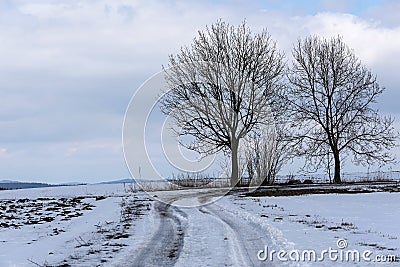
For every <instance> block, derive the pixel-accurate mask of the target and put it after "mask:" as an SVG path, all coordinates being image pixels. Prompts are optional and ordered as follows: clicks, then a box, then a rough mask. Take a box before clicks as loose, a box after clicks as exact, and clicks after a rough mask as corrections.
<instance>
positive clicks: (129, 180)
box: [98, 178, 136, 184]
mask: <svg viewBox="0 0 400 267" xmlns="http://www.w3.org/2000/svg"><path fill="white" fill-rule="evenodd" d="M123 183H136V181H135V180H133V179H132V178H128V179H121V180H115V181H108V182H101V183H98V184H123Z"/></svg>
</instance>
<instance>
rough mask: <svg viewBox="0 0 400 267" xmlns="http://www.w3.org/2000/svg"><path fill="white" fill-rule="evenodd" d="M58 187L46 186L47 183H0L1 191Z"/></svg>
mask: <svg viewBox="0 0 400 267" xmlns="http://www.w3.org/2000/svg"><path fill="white" fill-rule="evenodd" d="M54 186H58V185H52V184H46V183H27V182H16V181H10V182H8V181H4V180H3V181H2V182H1V183H0V188H1V189H25V188H40V187H54Z"/></svg>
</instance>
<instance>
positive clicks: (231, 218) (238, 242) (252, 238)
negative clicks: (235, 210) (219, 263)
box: [199, 204, 274, 266]
mask: <svg viewBox="0 0 400 267" xmlns="http://www.w3.org/2000/svg"><path fill="white" fill-rule="evenodd" d="M199 211H200V212H202V213H204V214H207V215H208V216H210V217H212V218H213V219H214V220H218V221H219V222H220V223H222V224H224V225H225V227H226V229H227V234H228V236H230V239H231V240H229V241H230V243H231V246H232V253H233V255H232V256H233V257H234V258H235V261H236V263H237V265H238V266H274V264H272V263H271V262H262V261H259V260H258V258H257V252H258V250H260V249H263V248H264V246H265V245H266V244H271V243H272V242H271V240H270V238H269V237H268V236H267V235H266V234H265V230H263V229H262V227H260V226H259V225H257V224H255V223H253V222H249V221H247V222H243V221H241V220H240V219H238V218H237V217H235V215H233V214H231V213H230V212H228V211H226V210H224V209H223V208H221V207H219V206H217V205H215V204H213V205H209V206H205V207H200V208H199Z"/></svg>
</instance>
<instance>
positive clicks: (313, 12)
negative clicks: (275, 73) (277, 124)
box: [0, 0, 400, 183]
mask: <svg viewBox="0 0 400 267" xmlns="http://www.w3.org/2000/svg"><path fill="white" fill-rule="evenodd" d="M399 11H400V2H399V1H395V0H392V1H390V0H387V1H386V0H379V1H378V0H377V1H373V0H368V1H366V0H364V1H363V0H359V1H357V0H353V1H345V0H336V1H328V0H324V1H317V0H314V1H306V0H304V1H278V0H265V1H261V0H259V1H239V0H237V1H227V0H214V1H212V0H209V1H194V0H193V1H183V0H182V1H172V0H167V1H163V0H150V1H127V0H113V1H107V0H98V1H93V0H81V1H78V0H36V1H31V0H29V1H28V0H15V1H12V0H0V180H2V179H11V180H19V181H41V182H49V183H62V182H71V181H85V182H99V181H105V180H113V179H121V178H127V177H130V173H129V170H128V168H127V166H126V163H125V159H124V153H123V143H122V126H123V121H124V115H125V111H126V110H127V107H128V104H129V103H130V100H131V98H132V96H133V95H134V93H135V92H136V90H137V89H138V88H139V87H140V86H141V85H142V84H143V83H144V82H145V81H146V80H147V79H148V78H149V77H151V76H152V75H154V74H155V73H157V72H159V71H160V70H161V69H162V66H163V65H166V64H167V63H168V55H169V54H175V53H177V52H178V51H179V49H180V47H181V46H183V45H189V44H190V43H191V41H192V40H193V38H194V37H195V36H196V33H197V31H198V30H201V29H204V27H205V26H206V25H210V24H212V23H214V22H216V21H217V20H218V19H222V20H224V21H226V22H228V23H231V24H233V25H237V24H239V23H240V22H241V21H243V19H246V21H247V22H248V25H249V26H250V27H251V28H252V30H253V31H254V32H257V31H260V30H261V29H263V28H267V29H268V31H269V32H270V34H271V35H272V38H273V39H275V40H276V41H277V45H278V47H279V49H281V50H283V51H284V52H285V53H286V55H288V56H290V54H291V52H290V50H291V48H292V45H293V43H294V42H295V41H296V40H297V39H298V38H301V37H305V36H308V35H310V34H317V35H321V36H327V37H329V36H336V35H341V36H343V39H344V41H345V42H346V43H347V44H348V45H349V47H351V48H352V49H354V52H355V54H356V55H357V56H358V57H359V58H360V60H361V61H362V62H363V64H365V65H366V66H367V67H368V68H370V69H371V70H372V71H373V73H375V74H376V75H377V77H378V81H379V83H380V84H381V85H382V86H384V87H385V88H386V91H385V92H384V94H383V95H382V97H381V98H380V100H379V104H378V107H379V109H380V111H381V113H382V114H385V115H391V116H393V117H395V118H396V122H395V124H396V128H397V129H398V130H399V129H400V108H399V104H398V101H399V99H400V75H398V70H399V67H400V63H399V59H400V17H399V16H398V12H399ZM394 153H395V154H396V155H398V156H400V151H399V149H398V148H396V149H394ZM399 158H400V157H399ZM392 168H393V169H400V165H394V166H392ZM347 170H348V171H350V170H352V169H351V168H350V167H349V168H348V169H347Z"/></svg>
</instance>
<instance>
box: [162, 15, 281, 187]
mask: <svg viewBox="0 0 400 267" xmlns="http://www.w3.org/2000/svg"><path fill="white" fill-rule="evenodd" d="M283 59H284V56H283V54H282V53H280V52H279V51H278V49H277V48H276V45H275V42H274V41H272V39H271V37H270V35H269V34H268V32H267V31H266V30H263V31H262V32H261V33H257V34H254V33H252V32H251V30H250V29H249V27H248V26H247V25H246V23H245V22H243V23H242V24H241V25H239V26H238V27H236V28H235V27H233V26H231V25H229V24H227V23H225V22H222V21H218V22H217V23H215V24H213V25H211V26H210V27H206V29H205V30H204V31H199V33H198V36H197V38H195V39H194V41H193V43H192V45H191V46H189V47H183V48H181V51H180V53H178V54H177V55H175V56H173V55H171V56H170V59H169V67H170V68H168V69H166V79H167V82H168V84H169V87H170V90H169V91H168V92H167V93H166V94H165V95H164V98H163V100H162V101H161V106H162V111H163V112H164V113H165V114H169V115H170V116H172V117H173V119H174V120H175V122H176V123H177V125H178V126H180V127H181V131H180V132H179V133H178V134H179V135H181V136H182V135H183V136H184V135H190V136H193V137H194V141H193V142H192V143H190V144H183V145H185V146H186V147H188V148H189V149H193V150H195V151H198V152H200V153H202V154H203V155H208V154H212V153H216V152H218V151H224V152H228V153H229V154H230V156H231V184H232V185H236V183H237V182H238V180H239V171H238V147H239V142H240V140H241V139H242V138H243V137H245V136H246V135H247V134H248V133H249V132H250V131H252V129H253V128H254V127H257V126H258V125H261V124H263V123H265V118H267V117H268V116H269V114H270V112H271V107H272V106H274V104H275V103H278V101H276V96H277V95H278V94H277V93H278V92H277V91H278V90H280V89H281V85H280V84H281V83H280V81H281V78H282V74H283V69H284V65H285V63H284V61H283Z"/></svg>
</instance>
